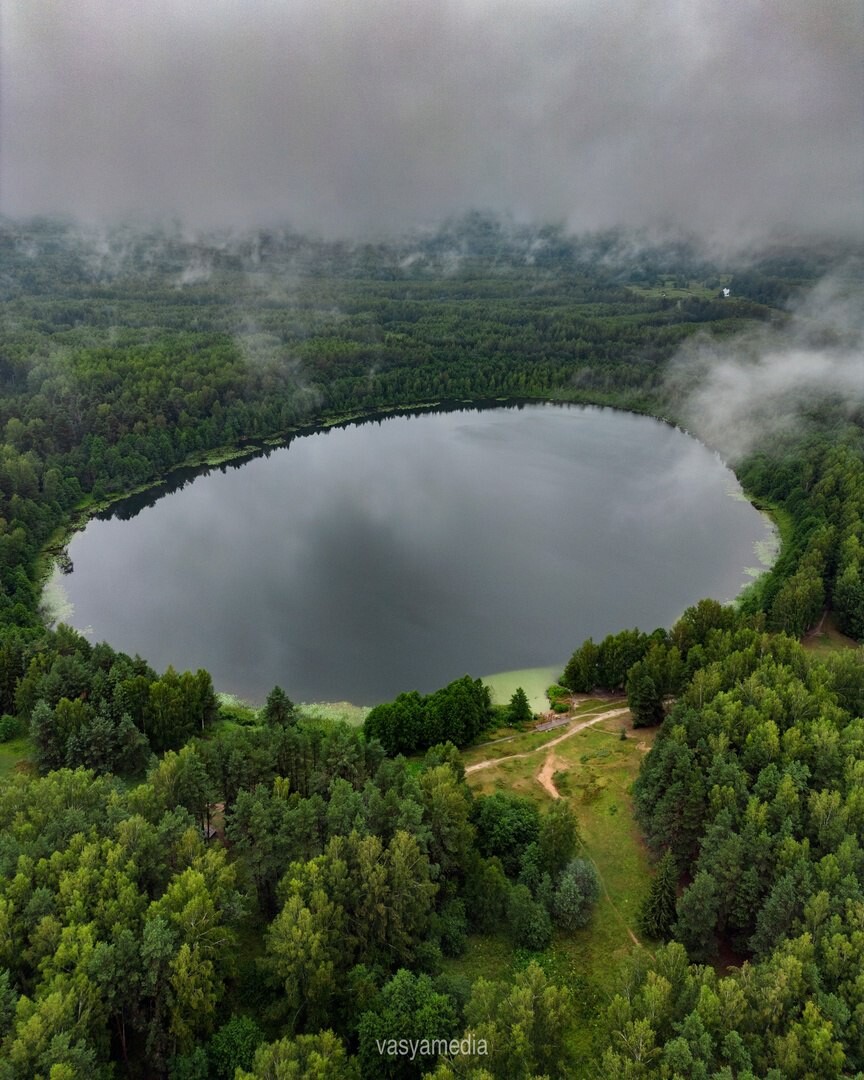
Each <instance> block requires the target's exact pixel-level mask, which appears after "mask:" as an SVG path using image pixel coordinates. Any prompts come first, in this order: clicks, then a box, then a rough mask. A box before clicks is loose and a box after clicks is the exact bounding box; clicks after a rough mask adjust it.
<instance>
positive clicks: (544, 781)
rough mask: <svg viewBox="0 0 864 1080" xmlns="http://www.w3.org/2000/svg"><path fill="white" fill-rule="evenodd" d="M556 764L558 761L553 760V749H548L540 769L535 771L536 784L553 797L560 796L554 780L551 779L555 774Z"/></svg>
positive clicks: (557, 797) (558, 797)
mask: <svg viewBox="0 0 864 1080" xmlns="http://www.w3.org/2000/svg"><path fill="white" fill-rule="evenodd" d="M557 764H558V762H557V761H556V760H555V751H554V750H550V751H549V753H548V754H547V755H546V760H545V761H544V762H543V767H542V769H541V770H540V771H539V772H538V773H537V782H538V784H539V785H540V787H542V788H543V790H544V791H546V792H547V794H549V795H551V797H552V798H553V799H560V798H561V792H560V791H559V790H558V788H556V787H555V782H554V781H553V779H552V777H553V776H554V775H555V766H556V765H557Z"/></svg>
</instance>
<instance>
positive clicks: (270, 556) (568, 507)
mask: <svg viewBox="0 0 864 1080" xmlns="http://www.w3.org/2000/svg"><path fill="white" fill-rule="evenodd" d="M184 479H185V481H186V482H184V483H183V484H181V485H179V486H178V488H177V490H174V491H168V492H167V493H165V494H163V495H162V496H161V497H159V498H156V499H155V500H154V496H153V494H152V493H151V494H149V495H148V496H147V497H146V498H144V499H141V498H140V497H139V498H138V499H133V500H126V501H124V502H123V503H118V504H116V505H115V506H114V507H112V510H111V511H110V512H109V513H108V514H107V515H105V516H103V517H101V518H97V519H93V520H91V521H90V523H89V524H88V525H87V526H86V528H85V529H84V530H83V531H81V532H80V533H78V534H77V535H76V536H75V537H74V538H73V539H72V542H71V543H70V545H69V549H68V550H69V555H70V557H71V559H72V562H73V565H74V570H73V572H72V573H71V574H61V573H60V572H59V571H56V572H55V574H54V576H53V578H52V580H51V582H50V583H49V586H48V588H47V589H46V606H47V607H48V608H49V609H50V610H51V612H52V614H53V617H54V618H55V619H62V620H63V621H65V622H69V623H71V624H72V625H73V626H75V627H76V628H77V629H79V630H82V631H85V632H87V633H89V634H90V635H91V640H93V641H97V640H103V639H104V640H107V641H109V642H110V643H111V644H112V645H113V646H114V647H115V648H117V649H121V650H123V651H124V652H128V653H130V654H134V653H139V654H140V655H141V656H143V657H145V658H146V659H147V660H148V661H149V662H150V664H151V665H153V666H154V667H155V668H157V669H158V670H162V669H164V668H165V667H166V666H167V665H168V664H173V665H174V666H175V667H176V668H177V669H178V670H182V669H185V668H190V669H195V668H198V667H205V668H207V669H208V670H209V671H210V672H211V674H212V675H213V681H214V683H215V685H216V687H217V689H219V690H222V691H227V692H230V693H234V694H237V695H238V696H240V697H243V698H246V699H247V700H250V701H253V702H261V701H263V698H264V697H265V696H266V694H267V693H268V691H269V690H270V689H271V688H272V687H273V686H274V685H275V684H277V683H278V684H279V685H280V686H282V687H283V688H284V689H285V690H286V692H287V693H288V695H289V696H290V697H291V698H293V699H294V700H296V701H316V700H331V701H335V700H343V699H344V700H349V701H353V702H355V703H357V704H365V705H369V704H374V703H376V702H379V701H382V700H387V699H389V698H391V697H393V696H395V695H396V694H397V693H399V692H400V691H402V690H410V689H417V690H420V691H422V692H428V691H431V690H433V689H436V688H437V687H439V686H442V685H444V684H445V683H447V682H449V681H450V680H451V679H454V678H457V677H458V676H460V675H463V674H464V673H465V672H469V673H470V674H472V675H480V674H482V673H485V672H492V671H505V670H508V669H515V668H529V667H535V666H541V665H548V664H557V663H561V664H563V662H564V661H565V660H566V659H567V657H568V656H569V655H570V653H571V652H572V651H573V649H575V648H576V647H577V646H578V645H579V644H580V643H581V642H582V641H583V639H584V638H586V637H588V636H589V635H591V636H593V637H594V639H595V640H598V639H600V638H602V637H603V636H604V635H606V634H607V633H610V632H615V631H618V630H621V629H624V628H627V627H632V626H639V627H640V628H641V629H643V630H648V631H650V630H653V629H654V628H655V627H657V626H666V627H668V626H670V625H671V624H672V622H674V620H675V619H676V618H677V617H678V616H679V615H680V614H681V612H682V611H683V610H684V608H686V607H687V606H689V605H690V604H693V603H695V602H696V601H697V600H699V599H700V598H701V597H704V596H712V597H715V598H716V599H718V600H724V601H725V600H730V599H732V598H733V597H734V596H735V595H736V594H737V593H738V592H739V591H740V589H741V588H742V586H744V585H745V584H746V583H747V582H748V581H749V580H751V578H752V574H753V573H754V567H756V566H758V563H759V558H758V557H757V551H765V550H767V549H768V548H769V547H770V544H771V541H772V537H773V530H772V528H771V526H770V523H769V522H768V521H767V520H766V518H765V517H764V516H763V515H762V514H760V513H759V512H758V511H757V510H756V509H754V507H752V506H751V505H750V504H749V503H748V502H747V501H746V500H744V499H743V498H742V496H741V490H740V486H739V484H738V482H737V480H736V479H735V477H734V475H733V474H732V473H731V472H730V471H729V469H728V468H726V466H725V465H724V464H723V463H722V462H721V461H720V460H719V458H718V457H717V456H716V455H715V454H714V453H712V452H711V451H710V450H708V449H707V448H706V447H705V446H703V445H702V444H701V443H699V442H697V441H696V440H695V439H693V438H691V437H690V436H689V435H686V434H684V433H683V432H681V431H680V430H677V429H676V428H673V427H671V426H669V425H667V424H664V423H661V422H660V421H657V420H653V419H651V418H649V417H644V416H636V415H632V414H630V413H624V412H617V411H614V410H611V409H601V408H593V407H587V408H584V407H577V406H559V405H551V404H531V405H526V406H519V407H513V406H511V407H501V408H494V409H493V408H490V409H480V410H478V409H469V408H465V409H463V410H458V411H435V412H427V413H424V414H422V415H416V414H415V415H411V416H391V417H388V418H387V419H384V420H376V421H367V422H364V423H358V424H353V425H348V426H344V427H339V428H331V429H329V430H322V431H319V432H315V433H313V434H309V435H304V436H302V437H297V438H295V439H293V440H292V441H291V442H290V444H289V445H287V446H285V447H280V448H278V449H275V450H272V451H269V452H267V453H266V454H265V455H264V456H259V457H257V458H255V459H253V460H249V461H246V462H245V463H243V464H240V465H235V466H226V467H220V468H216V469H210V470H209V471H208V470H205V471H202V472H201V473H199V474H197V475H195V476H194V478H191V479H190V478H189V477H188V476H187V477H185V478H184ZM147 503H149V504H150V505H147Z"/></svg>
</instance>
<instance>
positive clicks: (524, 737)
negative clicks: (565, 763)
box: [462, 700, 616, 766]
mask: <svg viewBox="0 0 864 1080" xmlns="http://www.w3.org/2000/svg"><path fill="white" fill-rule="evenodd" d="M615 707H616V706H615V703H614V702H611V703H610V702H608V701H597V700H591V701H585V702H583V703H581V704H580V705H577V706H576V707H575V708H573V709H571V710H570V717H571V718H572V719H583V720H588V719H590V718H591V715H592V714H593V713H598V712H603V711H605V710H606V709H610V708H615ZM562 719H566V717H562ZM566 730H567V729H566V728H565V727H563V726H562V727H559V728H552V730H551V731H523V732H516V731H514V729H513V728H500V729H498V730H497V731H494V732H492V733H491V738H490V739H489V740H488V741H486V742H482V743H478V744H477V745H476V746H471V747H469V748H468V749H466V750H463V751H462V760H463V761H464V762H465V764H466V766H467V765H475V764H476V763H477V762H478V761H485V760H486V759H487V758H492V757H504V755H505V754H522V753H525V752H526V751H529V750H539V749H540V748H541V747H542V746H544V745H545V744H546V743H547V742H549V741H550V740H551V739H556V738H558V737H559V736H560V735H563V734H564V732H565V731H566Z"/></svg>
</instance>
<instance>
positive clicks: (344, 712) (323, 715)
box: [298, 701, 372, 727]
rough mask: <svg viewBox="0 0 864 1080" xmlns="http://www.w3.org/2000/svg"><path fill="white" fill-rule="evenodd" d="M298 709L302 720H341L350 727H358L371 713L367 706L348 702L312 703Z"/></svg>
mask: <svg viewBox="0 0 864 1080" xmlns="http://www.w3.org/2000/svg"><path fill="white" fill-rule="evenodd" d="M298 709H299V711H300V714H301V715H302V717H303V719H304V720H336V721H338V720H341V721H343V722H344V723H346V724H351V725H352V727H360V725H361V724H362V723H363V721H364V720H365V719H366V717H367V716H368V715H369V713H370V712H371V711H372V710H371V709H370V707H369V706H368V705H352V704H351V702H350V701H314V702H312V704H310V705H306V704H303V705H299V706H298Z"/></svg>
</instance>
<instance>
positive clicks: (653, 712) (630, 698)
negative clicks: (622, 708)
mask: <svg viewBox="0 0 864 1080" xmlns="http://www.w3.org/2000/svg"><path fill="white" fill-rule="evenodd" d="M627 704H628V705H629V706H630V711H631V712H632V713H633V726H634V727H653V726H654V725H655V724H659V723H661V722H662V720H663V697H662V695H661V693H660V691H659V690H658V689H657V684H656V683H655V682H654V680H653V679H652V678H651V676H650V675H649V674H648V673H647V672H646V671H645V670H644V667H643V665H642V664H641V663H639V664H634V665H633V668H632V670H631V673H630V676H629V678H628V679H627Z"/></svg>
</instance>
